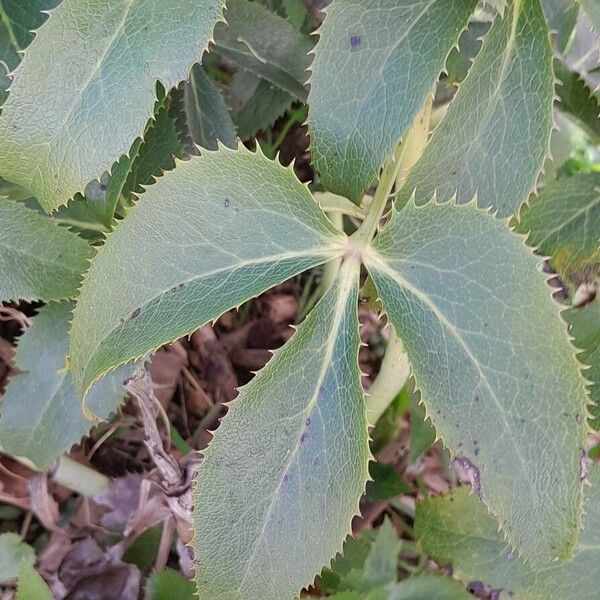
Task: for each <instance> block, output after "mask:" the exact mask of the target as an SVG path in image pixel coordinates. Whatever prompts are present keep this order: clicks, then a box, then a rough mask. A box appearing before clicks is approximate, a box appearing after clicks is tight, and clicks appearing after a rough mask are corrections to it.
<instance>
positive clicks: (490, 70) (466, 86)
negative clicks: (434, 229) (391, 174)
mask: <svg viewBox="0 0 600 600" xmlns="http://www.w3.org/2000/svg"><path fill="white" fill-rule="evenodd" d="M532 57H533V58H532ZM528 58H529V61H528V60H527V59H528ZM524 81H525V82H526V84H524V83H523V82H524ZM553 87H554V76H553V71H552V50H551V47H550V41H549V34H548V30H547V27H546V21H545V19H544V15H543V12H542V10H541V7H540V5H539V1H538V0H526V1H522V0H520V1H517V2H512V3H510V5H508V6H507V9H506V11H505V15H504V17H503V18H501V17H496V19H495V21H494V23H493V25H492V27H491V28H490V30H489V32H488V33H487V34H486V36H485V38H484V41H483V46H482V48H481V51H480V52H479V54H478V55H477V57H476V58H475V60H474V62H473V65H472V67H471V69H470V71H469V74H468V75H467V77H466V79H465V80H464V82H463V83H462V85H461V86H460V87H459V90H458V92H457V94H456V97H455V98H454V100H453V101H452V103H451V104H450V107H449V108H448V113H447V114H446V116H445V117H444V119H442V122H441V123H440V124H439V126H438V127H437V128H436V129H435V131H434V133H433V134H432V136H431V139H430V141H429V144H428V145H427V147H426V149H425V151H424V153H423V155H422V157H421V159H420V160H419V162H418V163H417V164H416V165H415V167H414V169H413V170H412V171H411V172H410V174H409V175H408V178H407V180H406V183H405V185H404V187H403V191H402V193H401V196H400V197H401V199H402V200H401V202H406V201H407V200H408V198H409V197H410V196H411V194H412V193H413V192H414V190H415V189H416V195H417V199H418V201H419V202H427V201H428V200H430V199H431V197H432V196H433V195H434V193H437V195H438V197H439V198H441V199H446V198H451V197H453V195H454V194H456V195H457V198H458V202H459V203H465V202H469V201H470V200H471V199H472V198H473V196H475V195H476V194H477V197H478V204H479V206H480V207H485V208H487V207H493V209H494V210H495V211H497V214H498V215H499V216H508V215H511V214H512V213H514V212H515V210H516V209H517V208H518V207H519V205H520V204H521V202H523V200H525V199H526V198H527V197H528V196H529V193H530V192H531V191H532V189H533V187H534V185H535V182H536V179H537V176H538V174H539V172H540V170H541V168H542V165H543V162H544V159H545V157H546V155H547V153H548V148H549V143H550V132H551V129H552V103H553V98H554V90H553ZM466 122H468V123H469V126H468V127H465V123H466Z"/></svg>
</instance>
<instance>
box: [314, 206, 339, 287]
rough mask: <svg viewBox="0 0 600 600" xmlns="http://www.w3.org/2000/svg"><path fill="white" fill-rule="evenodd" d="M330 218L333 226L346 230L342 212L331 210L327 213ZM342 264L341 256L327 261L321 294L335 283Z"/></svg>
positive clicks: (322, 278)
mask: <svg viewBox="0 0 600 600" xmlns="http://www.w3.org/2000/svg"><path fill="white" fill-rule="evenodd" d="M327 216H328V217H329V220H330V221H331V222H332V224H333V226H334V227H335V228H336V229H338V230H339V231H343V230H344V215H343V214H342V213H340V212H330V213H328V214H327ZM341 264H342V259H341V258H336V259H334V260H330V261H329V262H327V263H325V265H324V267H323V276H322V277H321V285H320V286H319V287H320V290H321V295H323V294H324V293H325V292H326V291H327V290H328V289H329V288H330V287H331V284H332V283H333V280H334V279H335V276H336V275H337V274H338V271H339V270H340V266H341Z"/></svg>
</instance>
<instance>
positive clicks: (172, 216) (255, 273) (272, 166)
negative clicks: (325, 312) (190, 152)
mask: <svg viewBox="0 0 600 600" xmlns="http://www.w3.org/2000/svg"><path fill="white" fill-rule="evenodd" d="M344 237H345V236H344V234H342V233H340V232H339V231H337V230H335V229H334V227H333V226H332V225H331V223H330V222H329V221H328V220H327V218H326V217H325V215H324V214H323V213H322V212H321V211H320V210H319V208H318V206H317V204H316V202H315V201H314V199H313V198H312V196H311V195H310V192H309V191H308V189H307V188H306V186H304V185H303V184H301V183H300V182H299V181H298V180H297V179H296V177H295V175H294V174H293V172H292V171H291V170H290V169H289V168H288V169H286V168H284V167H282V166H281V165H279V164H278V163H275V162H272V161H269V160H268V159H267V158H266V157H264V156H263V155H262V154H260V153H256V154H254V153H252V152H250V151H248V150H246V149H245V148H243V147H240V148H239V149H238V150H231V149H228V148H226V147H222V148H221V150H219V151H217V152H208V151H207V152H205V153H203V154H202V156H199V157H193V158H191V159H190V160H189V161H187V162H182V163H180V164H179V166H178V167H177V169H175V170H174V171H172V172H169V173H167V174H165V176H164V177H162V178H160V179H159V180H158V181H157V183H156V184H155V185H153V186H150V187H148V189H147V191H146V192H145V193H144V194H143V195H142V196H141V198H140V200H139V201H138V203H137V205H136V206H135V207H134V209H133V210H132V211H131V213H130V215H129V216H128V217H127V219H126V220H125V221H124V222H123V223H122V224H121V225H120V226H119V227H118V228H117V229H116V231H115V232H114V233H112V234H110V235H109V236H108V239H107V242H106V244H105V245H104V246H103V247H102V248H101V249H100V251H99V253H98V255H97V256H96V258H95V259H94V261H92V265H91V267H90V270H89V271H88V274H87V275H86V277H85V279H84V283H83V285H82V289H81V294H80V296H79V299H78V303H77V307H76V309H75V311H74V318H73V327H72V333H71V348H70V359H71V367H72V370H73V377H74V381H75V384H76V387H77V388H78V390H79V392H80V393H81V394H83V393H84V392H85V390H86V389H87V388H88V387H89V385H90V384H91V383H92V382H93V381H94V380H95V379H96V378H97V377H98V376H99V375H101V374H102V373H104V372H106V371H107V370H109V369H111V368H114V367H115V366H118V365H119V364H123V363H125V362H127V361H129V360H133V359H135V358H139V357H140V356H143V355H145V354H147V353H148V352H150V351H152V350H155V349H156V348H158V347H159V346H161V345H163V344H165V343H167V342H168V341H172V340H174V339H177V338H178V337H181V336H182V335H186V334H188V333H191V332H192V331H193V330H194V329H196V328H197V327H199V326H201V325H202V324H204V323H206V322H208V321H210V320H213V319H216V318H217V317H219V316H220V315H221V314H222V313H224V312H226V311H227V310H229V309H231V308H233V307H235V306H237V305H239V304H241V303H242V302H245V301H246V300H248V299H249V298H251V297H253V296H255V295H257V294H259V293H261V292H263V291H264V290H266V289H268V288H269V287H271V286H273V285H276V284H278V283H281V282H282V281H284V280H285V279H287V278H289V277H292V276H293V275H296V274H298V273H299V272H301V271H303V270H305V269H308V268H311V267H313V266H316V265H318V264H321V263H323V262H326V261H327V260H330V259H332V258H335V257H336V256H339V255H340V252H341V250H340V246H341V243H342V242H343V240H344ZM165 248H167V249H168V251H165ZM124 255H127V256H130V260H129V261H127V263H123V262H122V260H121V258H122V256H124ZM236 278H238V279H237V281H236V282H235V285H234V284H233V283H232V281H234V280H235V279H236ZM184 306H185V310H183V307H184Z"/></svg>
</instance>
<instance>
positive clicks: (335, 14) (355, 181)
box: [308, 0, 476, 202]
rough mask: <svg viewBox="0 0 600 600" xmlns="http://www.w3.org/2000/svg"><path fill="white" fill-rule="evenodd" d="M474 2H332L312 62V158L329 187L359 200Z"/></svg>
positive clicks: (412, 113)
mask: <svg viewBox="0 0 600 600" xmlns="http://www.w3.org/2000/svg"><path fill="white" fill-rule="evenodd" d="M475 4H476V2H475V1H474V0H417V1H415V0H334V1H333V2H332V3H331V4H330V5H329V6H328V7H327V16H326V18H325V21H324V23H323V26H322V27H321V29H320V30H319V35H320V38H319V42H318V43H317V45H316V47H315V59H314V62H313V64H312V66H311V71H312V75H311V78H310V99H309V113H308V127H309V131H310V137H311V147H312V160H313V163H314V165H315V166H316V168H317V170H318V171H319V173H320V175H321V181H322V182H323V185H324V186H325V187H326V188H327V189H328V190H330V191H332V192H335V193H337V194H340V195H342V196H347V197H348V198H350V199H351V200H353V201H355V202H356V201H358V200H359V199H361V198H362V196H363V192H364V190H365V189H366V188H368V187H369V186H370V185H371V183H372V182H373V180H374V179H375V177H376V175H377V171H378V169H379V167H380V166H381V163H382V162H383V160H384V159H385V158H386V157H387V156H388V155H389V154H390V152H391V151H392V149H393V148H394V147H395V146H396V144H397V142H398V139H399V138H400V137H401V136H402V135H403V134H404V132H405V131H406V129H407V128H408V127H409V126H410V124H411V123H412V122H413V119H414V118H415V115H416V114H417V112H418V110H419V109H420V108H421V106H422V104H423V102H424V101H425V97H426V96H427V94H429V93H430V92H431V89H432V88H433V85H434V83H435V82H436V80H437V78H438V76H439V74H440V71H441V70H442V68H443V67H444V62H445V60H446V57H447V56H448V53H449V52H450V49H451V48H452V46H453V45H454V44H456V42H457V40H458V37H459V35H460V33H461V31H462V30H463V29H464V28H465V27H466V25H467V21H468V19H469V16H470V14H471V12H472V11H473V9H474V8H475Z"/></svg>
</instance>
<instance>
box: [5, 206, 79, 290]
mask: <svg viewBox="0 0 600 600" xmlns="http://www.w3.org/2000/svg"><path fill="white" fill-rule="evenodd" d="M0 223H2V227H0V267H1V268H0V301H6V300H44V301H48V300H62V299H65V298H72V297H73V296H74V295H75V293H76V292H77V287H78V285H79V282H80V280H81V276H82V274H83V273H84V272H85V271H86V269H87V267H88V259H89V257H90V255H91V249H90V248H89V246H88V245H87V243H86V242H85V241H84V240H82V239H81V238H79V237H77V236H76V235H75V234H74V233H71V232H70V231H68V230H67V229H64V228H62V227H59V226H58V225H56V224H55V223H53V222H52V221H51V220H50V219H48V218H46V217H44V216H42V215H40V214H38V213H37V212H36V211H34V210H31V209H29V208H27V207H26V206H24V205H23V204H20V203H18V202H12V201H10V200H6V199H2V198H0Z"/></svg>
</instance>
